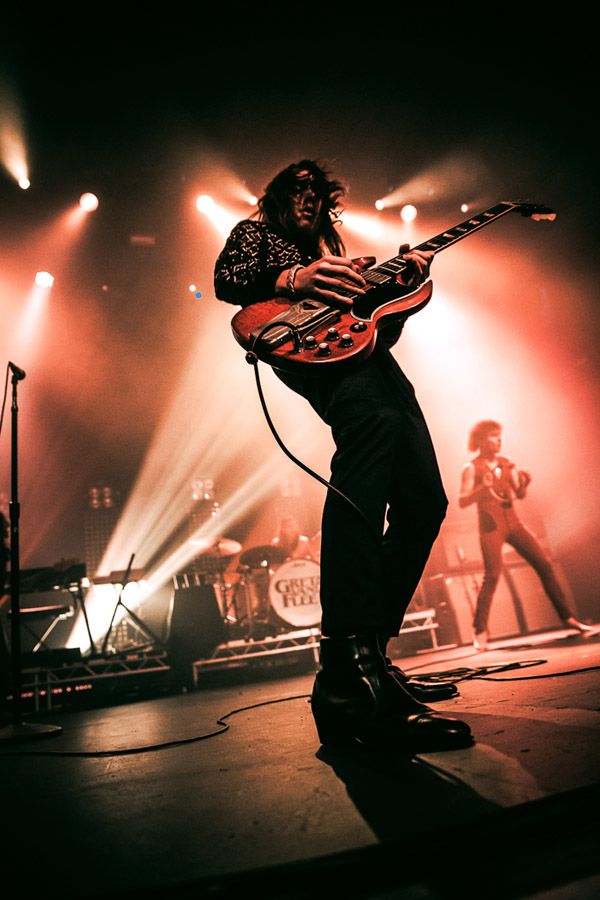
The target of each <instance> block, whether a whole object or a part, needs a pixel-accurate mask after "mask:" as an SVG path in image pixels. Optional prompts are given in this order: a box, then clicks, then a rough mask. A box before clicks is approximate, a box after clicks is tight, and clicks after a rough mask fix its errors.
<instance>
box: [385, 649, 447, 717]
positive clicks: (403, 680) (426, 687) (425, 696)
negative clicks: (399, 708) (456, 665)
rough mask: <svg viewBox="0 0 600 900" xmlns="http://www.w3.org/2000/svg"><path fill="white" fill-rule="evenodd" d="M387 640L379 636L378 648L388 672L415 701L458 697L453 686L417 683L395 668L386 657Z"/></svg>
mask: <svg viewBox="0 0 600 900" xmlns="http://www.w3.org/2000/svg"><path fill="white" fill-rule="evenodd" d="M388 640H389V638H387V637H384V636H383V635H382V634H379V647H380V650H381V653H382V654H383V656H384V658H385V664H386V666H387V669H388V672H389V673H390V675H392V676H393V677H394V678H395V679H396V681H397V682H399V684H401V685H402V687H403V688H404V689H405V690H406V691H408V693H409V694H411V695H412V696H413V697H414V698H415V700H419V701H420V702H421V703H435V702H436V700H451V699H452V697H458V689H457V687H456V685H454V684H428V683H427V682H426V681H419V679H418V678H411V677H410V675H407V674H406V672H404V671H403V670H402V669H401V668H400V666H395V665H394V663H393V662H392V660H391V659H390V657H389V656H386V649H387V643H388Z"/></svg>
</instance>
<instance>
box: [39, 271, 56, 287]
mask: <svg viewBox="0 0 600 900" xmlns="http://www.w3.org/2000/svg"><path fill="white" fill-rule="evenodd" d="M35 283H36V284H37V286H38V287H41V288H48V289H49V288H51V287H52V285H53V284H54V275H51V274H50V272H37V273H36V276H35Z"/></svg>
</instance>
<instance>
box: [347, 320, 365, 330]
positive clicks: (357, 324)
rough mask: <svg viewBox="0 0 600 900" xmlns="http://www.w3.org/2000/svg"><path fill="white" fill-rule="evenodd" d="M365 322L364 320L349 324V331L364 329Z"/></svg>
mask: <svg viewBox="0 0 600 900" xmlns="http://www.w3.org/2000/svg"><path fill="white" fill-rule="evenodd" d="M366 330H367V323H366V322H354V323H353V324H352V325H351V326H350V331H366Z"/></svg>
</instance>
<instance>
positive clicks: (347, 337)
mask: <svg viewBox="0 0 600 900" xmlns="http://www.w3.org/2000/svg"><path fill="white" fill-rule="evenodd" d="M353 343H354V341H353V340H352V335H351V334H343V335H342V337H341V340H340V347H351V346H352V344H353Z"/></svg>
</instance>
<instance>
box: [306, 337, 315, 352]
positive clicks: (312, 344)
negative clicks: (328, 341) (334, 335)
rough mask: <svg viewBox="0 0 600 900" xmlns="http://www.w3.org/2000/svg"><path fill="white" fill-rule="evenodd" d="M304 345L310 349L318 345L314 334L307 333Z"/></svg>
mask: <svg viewBox="0 0 600 900" xmlns="http://www.w3.org/2000/svg"><path fill="white" fill-rule="evenodd" d="M304 346H305V347H307V348H308V349H309V350H314V348H315V347H316V346H317V339H316V337H315V336H314V334H307V335H306V337H305V338H304Z"/></svg>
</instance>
